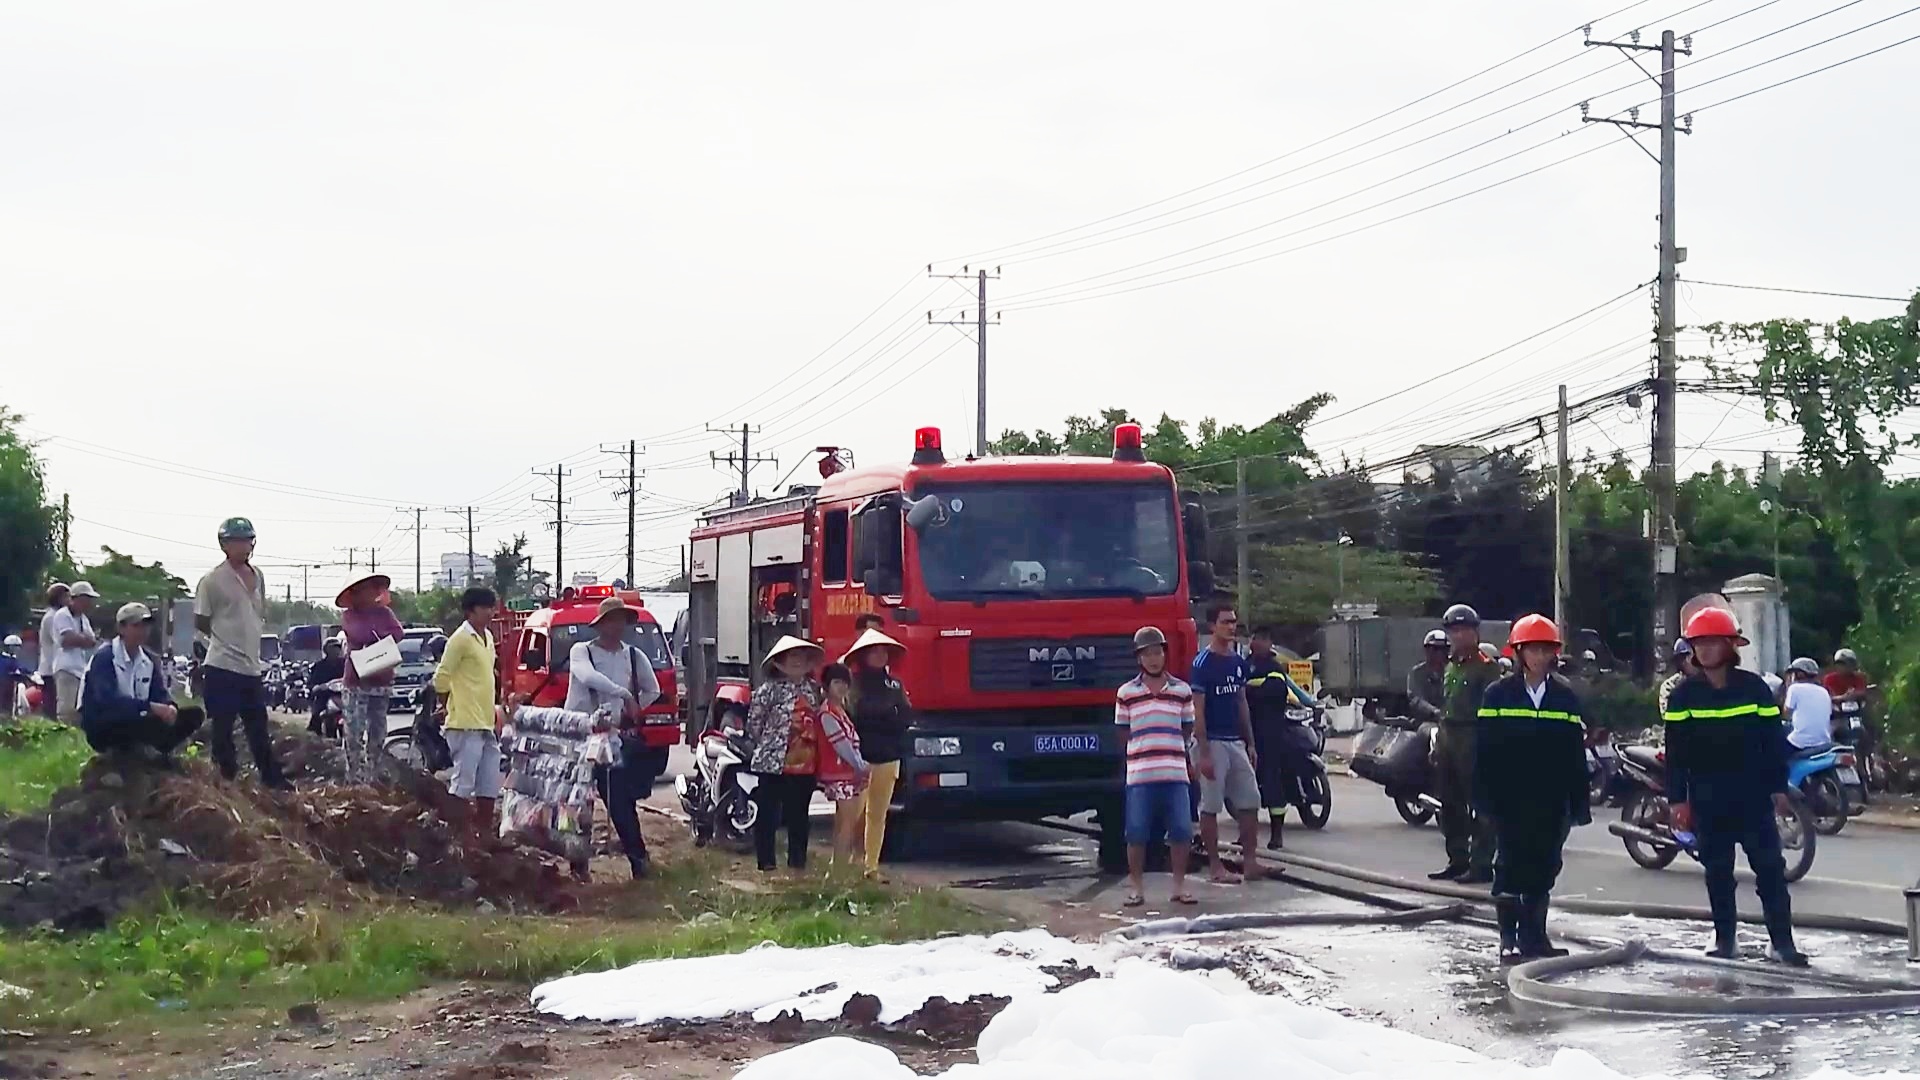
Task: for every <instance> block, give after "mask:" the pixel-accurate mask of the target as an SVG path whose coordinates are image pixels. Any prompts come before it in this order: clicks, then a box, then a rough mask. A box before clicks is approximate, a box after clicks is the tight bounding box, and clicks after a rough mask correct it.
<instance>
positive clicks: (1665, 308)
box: [1581, 30, 1693, 670]
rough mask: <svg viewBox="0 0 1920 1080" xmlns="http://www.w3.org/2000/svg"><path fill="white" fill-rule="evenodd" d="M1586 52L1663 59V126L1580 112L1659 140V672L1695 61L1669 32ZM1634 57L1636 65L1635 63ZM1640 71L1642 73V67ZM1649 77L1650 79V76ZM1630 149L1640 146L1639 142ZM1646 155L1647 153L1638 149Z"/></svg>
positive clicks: (1672, 604)
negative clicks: (1677, 172) (1680, 84)
mask: <svg viewBox="0 0 1920 1080" xmlns="http://www.w3.org/2000/svg"><path fill="white" fill-rule="evenodd" d="M1587 44H1588V45H1600V46H1604V47H1607V48H1612V49H1619V50H1620V51H1622V52H1625V53H1628V54H1629V55H1631V54H1633V53H1637V52H1657V53H1659V54H1660V75H1659V78H1657V79H1655V80H1654V81H1655V82H1656V83H1658V84H1659V87H1660V122H1659V123H1657V124H1649V123H1643V122H1642V121H1641V120H1640V116H1639V109H1638V108H1637V107H1636V108H1634V109H1630V110H1628V113H1627V117H1626V119H1624V120H1623V119H1619V118H1617V117H1597V116H1587V115H1585V113H1586V106H1585V105H1584V104H1582V105H1581V113H1582V116H1581V119H1582V120H1585V121H1588V122H1590V123H1601V124H1612V125H1614V126H1615V127H1618V128H1620V129H1622V130H1623V131H1626V132H1628V133H1629V134H1631V133H1633V132H1635V131H1638V130H1643V129H1644V130H1652V131H1658V132H1659V133H1660V155H1659V157H1658V159H1657V160H1658V161H1659V163H1660V276H1659V293H1658V297H1657V300H1658V305H1659V306H1658V329H1657V330H1656V332H1655V335H1654V337H1655V345H1656V347H1657V348H1658V350H1659V358H1658V362H1657V365H1656V367H1655V369H1654V377H1653V454H1652V460H1651V468H1650V469H1649V473H1650V476H1651V479H1652V481H1653V482H1652V484H1651V485H1649V486H1650V487H1651V488H1652V489H1653V536H1652V540H1653V662H1654V668H1655V669H1656V670H1658V669H1659V668H1660V666H1661V664H1662V663H1663V662H1664V661H1665V660H1666V657H1667V650H1668V648H1669V647H1670V646H1671V643H1672V641H1673V639H1674V636H1675V635H1676V634H1678V633H1679V630H1680V628H1679V626H1678V625H1677V624H1678V622H1679V608H1680V598H1679V588H1678V581H1677V579H1676V578H1675V571H1676V570H1677V569H1678V566H1677V562H1678V557H1679V556H1678V553H1679V538H1678V536H1677V535H1676V533H1675V529H1674V484H1675V476H1674V472H1675V467H1674V444H1675V442H1676V441H1677V439H1676V432H1675V423H1676V417H1675V414H1674V408H1675V406H1674V383H1675V376H1676V373H1677V372H1678V370H1679V366H1680V356H1679V350H1678V345H1677V342H1676V341H1675V326H1674V323H1675V317H1674V311H1675V305H1676V304H1677V303H1678V301H1679V297H1678V296H1677V295H1676V290H1677V288H1678V286H1679V280H1680V264H1681V263H1683V262H1685V261H1686V259H1687V252H1686V249H1685V248H1682V247H1681V246H1680V245H1679V241H1678V240H1677V239H1676V238H1675V226H1674V165H1675V151H1676V146H1677V143H1678V141H1679V140H1678V138H1677V136H1678V135H1679V133H1680V132H1682V131H1684V132H1686V133H1687V134H1689V135H1691V134H1692V133H1693V117H1692V115H1691V114H1689V115H1687V116H1684V117H1682V116H1680V115H1678V110H1677V108H1676V107H1675V102H1674V95H1675V93H1676V89H1675V80H1674V68H1675V58H1676V57H1679V56H1692V55H1693V39H1692V38H1691V37H1688V38H1685V39H1683V40H1681V41H1679V42H1677V43H1676V41H1675V40H1674V35H1673V31H1671V30H1663V31H1661V33H1660V44H1658V45H1646V44H1642V43H1641V41H1640V32H1639V31H1638V30H1636V31H1634V32H1633V33H1632V34H1629V35H1628V38H1627V40H1626V41H1594V40H1592V39H1588V41H1587ZM1638 62H1639V61H1638V58H1637V57H1636V58H1635V63H1636V64H1637V63H1638ZM1641 70H1643V71H1645V70H1646V69H1645V68H1644V67H1642V68H1641ZM1647 77H1648V78H1653V75H1652V73H1651V72H1649V73H1648V76H1647ZM1635 145H1639V144H1638V143H1637V142H1636V143H1635ZM1641 149H1642V150H1645V149H1646V148H1645V147H1641Z"/></svg>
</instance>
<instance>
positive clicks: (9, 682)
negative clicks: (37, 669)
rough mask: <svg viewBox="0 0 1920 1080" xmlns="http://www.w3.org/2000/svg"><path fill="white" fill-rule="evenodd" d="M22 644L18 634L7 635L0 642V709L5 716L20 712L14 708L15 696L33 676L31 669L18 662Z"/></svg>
mask: <svg viewBox="0 0 1920 1080" xmlns="http://www.w3.org/2000/svg"><path fill="white" fill-rule="evenodd" d="M22 644H24V643H23V642H22V641H21V640H20V635H19V634H8V635H7V637H6V641H5V642H0V708H4V709H5V710H6V711H5V713H4V715H6V716H14V715H16V714H18V713H19V712H20V710H19V709H17V708H15V707H14V703H15V701H16V700H17V698H16V695H18V694H19V693H20V688H21V687H24V686H25V685H26V684H27V681H28V680H29V679H30V678H31V677H32V675H33V671H32V669H31V668H29V667H27V665H26V664H25V663H23V662H21V660H20V646H21V645H22Z"/></svg>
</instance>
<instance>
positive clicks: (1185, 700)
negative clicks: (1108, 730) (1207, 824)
mask: <svg viewBox="0 0 1920 1080" xmlns="http://www.w3.org/2000/svg"><path fill="white" fill-rule="evenodd" d="M1133 655H1134V658H1135V659H1136V660H1137V661H1139V664H1140V674H1139V675H1137V676H1135V677H1134V678H1133V679H1132V680H1130V681H1129V682H1128V683H1127V684H1126V685H1125V686H1122V687H1121V688H1120V691H1119V693H1118V694H1117V695H1116V696H1115V698H1114V705H1113V719H1114V723H1116V724H1118V725H1120V726H1121V727H1123V728H1126V729H1127V799H1126V814H1127V818H1126V833H1127V873H1128V876H1129V879H1130V880H1131V882H1132V886H1133V889H1132V891H1131V892H1129V893H1128V894H1127V901H1126V906H1127V907H1130V908H1133V907H1139V906H1140V905H1142V904H1144V903H1146V902H1147V901H1146V891H1145V890H1146V885H1145V882H1144V881H1143V880H1142V875H1143V874H1145V872H1146V867H1147V845H1148V844H1151V843H1157V842H1159V841H1160V840H1161V839H1162V838H1164V839H1165V840H1166V842H1167V847H1168V851H1169V854H1170V856H1171V858H1170V859H1169V869H1171V870H1172V872H1173V902H1174V903H1176V904H1192V903H1194V899H1193V895H1192V894H1191V893H1189V892H1187V850H1188V848H1189V846H1190V845H1191V844H1192V843H1193V816H1192V815H1193V811H1192V808H1191V807H1190V806H1189V805H1188V799H1187V735H1186V732H1187V729H1188V728H1189V727H1191V726H1192V724H1193V690H1192V689H1191V688H1189V687H1188V686H1187V684H1186V683H1183V682H1181V681H1180V680H1179V679H1176V678H1174V677H1173V676H1171V675H1168V674H1167V636H1166V635H1165V634H1163V633H1161V632H1160V630H1159V628H1158V627H1153V626H1143V627H1141V628H1140V629H1139V630H1137V631H1135V632H1134V635H1133Z"/></svg>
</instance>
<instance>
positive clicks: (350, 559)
mask: <svg viewBox="0 0 1920 1080" xmlns="http://www.w3.org/2000/svg"><path fill="white" fill-rule="evenodd" d="M333 550H335V551H344V552H346V553H347V573H349V574H351V573H353V555H354V552H356V551H359V550H360V549H359V548H350V547H349V548H334V549H333ZM336 565H337V564H336Z"/></svg>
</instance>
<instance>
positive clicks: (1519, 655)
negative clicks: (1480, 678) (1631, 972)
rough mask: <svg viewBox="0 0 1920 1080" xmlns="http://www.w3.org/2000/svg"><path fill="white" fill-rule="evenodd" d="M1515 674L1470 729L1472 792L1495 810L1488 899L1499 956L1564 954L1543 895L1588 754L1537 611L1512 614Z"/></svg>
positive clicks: (1576, 705)
mask: <svg viewBox="0 0 1920 1080" xmlns="http://www.w3.org/2000/svg"><path fill="white" fill-rule="evenodd" d="M1507 644H1508V645H1509V646H1511V647H1512V649H1513V652H1514V656H1515V659H1516V661H1517V662H1516V664H1515V670H1514V672H1513V674H1511V675H1508V676H1506V677H1505V678H1503V679H1501V680H1500V681H1498V682H1496V683H1494V684H1493V685H1492V686H1489V687H1487V694H1486V697H1485V698H1484V699H1483V701H1482V703H1481V706H1480V716H1479V724H1478V726H1477V727H1476V728H1475V729H1474V738H1475V743H1476V745H1475V748H1474V751H1475V758H1476V767H1475V769H1474V777H1473V778H1474V784H1473V788H1474V790H1473V802H1474V808H1475V810H1476V811H1477V812H1479V813H1483V814H1486V815H1487V816H1488V817H1491V818H1492V819H1493V823H1494V831H1495V835H1496V836H1497V838H1498V843H1497V850H1498V854H1497V855H1496V856H1495V858H1494V864H1493V899H1494V908H1495V911H1496V913H1497V914H1498V915H1499V920H1500V961H1501V963H1507V964H1511V963H1515V962H1517V961H1520V960H1533V959H1539V958H1541V957H1548V956H1565V955H1567V954H1566V950H1564V949H1556V948H1554V947H1553V943H1552V941H1550V940H1549V939H1548V937H1547V902H1548V897H1549V896H1550V895H1551V893H1552V892H1553V883H1554V879H1555V878H1557V877H1559V876H1560V850H1561V848H1562V847H1563V846H1564V845H1565V844H1566V842H1567V833H1568V832H1569V831H1570V830H1571V829H1572V828H1573V827H1574V826H1575V825H1586V824H1590V823H1591V822H1592V821H1593V814H1592V813H1591V812H1590V811H1589V810H1588V808H1587V755H1586V738H1585V734H1586V732H1585V728H1584V727H1583V726H1582V724H1581V719H1580V698H1579V695H1577V694H1575V693H1574V692H1573V686H1572V684H1570V683H1568V682H1567V680H1566V678H1565V677H1564V676H1562V675H1560V674H1558V673H1557V672H1556V671H1555V670H1554V667H1555V663H1556V661H1557V660H1558V659H1559V656H1560V644H1561V642H1560V630H1559V628H1558V627H1556V626H1555V625H1554V623H1553V620H1552V619H1549V618H1547V617H1546V616H1545V615H1528V616H1526V617H1525V618H1523V619H1520V620H1519V621H1517V622H1515V623H1514V624H1513V629H1512V630H1511V631H1510V632H1509V633H1508V636H1507Z"/></svg>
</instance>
